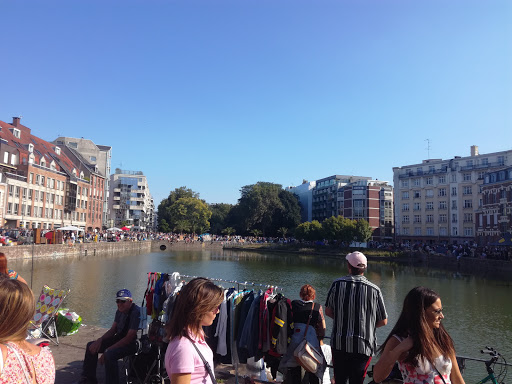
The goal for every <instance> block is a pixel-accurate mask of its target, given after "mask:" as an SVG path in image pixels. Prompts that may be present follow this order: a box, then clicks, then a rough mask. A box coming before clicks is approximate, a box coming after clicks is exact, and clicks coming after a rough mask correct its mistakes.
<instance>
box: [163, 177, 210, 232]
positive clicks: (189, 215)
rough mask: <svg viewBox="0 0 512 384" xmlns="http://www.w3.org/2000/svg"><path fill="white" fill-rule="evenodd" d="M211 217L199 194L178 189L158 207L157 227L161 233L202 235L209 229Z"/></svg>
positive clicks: (184, 188) (187, 189) (189, 190)
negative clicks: (173, 232) (172, 232)
mask: <svg viewBox="0 0 512 384" xmlns="http://www.w3.org/2000/svg"><path fill="white" fill-rule="evenodd" d="M211 215H212V212H211V211H210V209H209V208H208V205H207V204H206V203H205V202H204V201H203V200H200V199H199V193H197V192H194V191H192V190H191V189H189V188H187V187H180V188H176V189H175V190H174V191H171V193H170V194H169V197H167V198H166V199H163V200H162V201H161V202H160V204H159V205H158V220H159V223H158V227H159V228H160V230H161V231H162V232H170V231H175V232H185V233H204V232H205V231H207V230H208V229H209V228H210V222H209V219H210V217H211Z"/></svg>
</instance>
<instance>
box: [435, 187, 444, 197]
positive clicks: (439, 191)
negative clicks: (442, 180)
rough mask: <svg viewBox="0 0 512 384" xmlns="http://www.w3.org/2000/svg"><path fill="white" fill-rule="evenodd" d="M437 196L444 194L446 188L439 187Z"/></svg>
mask: <svg viewBox="0 0 512 384" xmlns="http://www.w3.org/2000/svg"><path fill="white" fill-rule="evenodd" d="M437 195H438V196H446V188H439V189H438V191H437Z"/></svg>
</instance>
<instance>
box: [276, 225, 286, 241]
mask: <svg viewBox="0 0 512 384" xmlns="http://www.w3.org/2000/svg"><path fill="white" fill-rule="evenodd" d="M277 233H279V235H281V236H282V237H284V238H285V239H286V234H287V233H288V228H286V227H281V228H279V229H278V230H277Z"/></svg>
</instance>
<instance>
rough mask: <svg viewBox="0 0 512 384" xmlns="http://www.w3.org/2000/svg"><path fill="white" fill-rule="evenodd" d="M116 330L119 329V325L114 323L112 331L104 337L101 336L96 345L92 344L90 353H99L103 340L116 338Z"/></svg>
mask: <svg viewBox="0 0 512 384" xmlns="http://www.w3.org/2000/svg"><path fill="white" fill-rule="evenodd" d="M116 329H117V323H116V322H115V321H114V322H113V323H112V327H110V329H109V330H108V331H107V332H105V333H104V334H103V336H101V337H100V338H99V339H98V340H96V341H95V342H94V343H92V344H91V346H90V347H89V351H90V352H91V353H92V354H95V353H98V352H99V350H100V348H101V342H102V340H103V339H108V338H110V337H114V335H115V334H116Z"/></svg>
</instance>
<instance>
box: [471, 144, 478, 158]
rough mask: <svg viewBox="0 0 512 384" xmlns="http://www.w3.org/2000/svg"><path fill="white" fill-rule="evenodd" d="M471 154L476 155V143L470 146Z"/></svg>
mask: <svg viewBox="0 0 512 384" xmlns="http://www.w3.org/2000/svg"><path fill="white" fill-rule="evenodd" d="M471 156H478V145H472V146H471Z"/></svg>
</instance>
